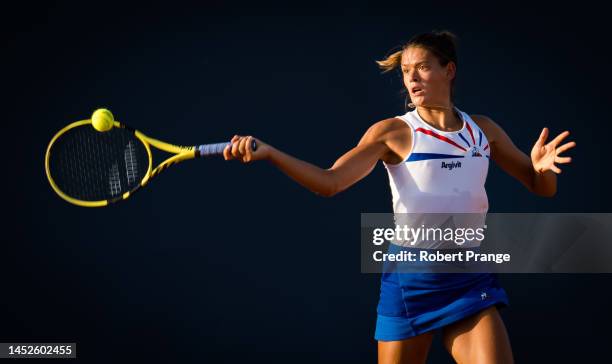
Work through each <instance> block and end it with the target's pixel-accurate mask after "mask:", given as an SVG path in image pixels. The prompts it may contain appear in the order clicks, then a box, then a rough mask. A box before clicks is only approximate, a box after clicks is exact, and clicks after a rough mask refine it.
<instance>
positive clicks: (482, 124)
mask: <svg viewBox="0 0 612 364" xmlns="http://www.w3.org/2000/svg"><path fill="white" fill-rule="evenodd" d="M470 118H472V120H474V122H475V123H476V125H478V127H479V128H480V129H482V131H483V132H484V133H485V135H486V136H487V139H488V140H489V142H494V141H495V140H496V139H497V138H498V137H499V133H500V131H501V127H500V126H499V125H498V124H497V123H496V122H495V121H493V119H491V118H490V117H488V116H486V115H482V114H474V115H470Z"/></svg>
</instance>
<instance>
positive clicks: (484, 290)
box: [374, 272, 509, 341]
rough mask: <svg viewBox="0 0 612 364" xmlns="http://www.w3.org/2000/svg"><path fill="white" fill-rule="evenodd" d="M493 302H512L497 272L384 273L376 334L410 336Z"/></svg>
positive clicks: (385, 338) (501, 304)
mask: <svg viewBox="0 0 612 364" xmlns="http://www.w3.org/2000/svg"><path fill="white" fill-rule="evenodd" d="M493 305H496V306H498V307H500V308H501V307H505V306H508V305H509V303H508V296H507V294H506V292H505V291H504V289H503V288H502V287H500V286H499V284H498V282H497V276H496V274H495V273H398V272H388V273H382V277H381V286H380V299H379V302H378V307H377V313H378V316H377V320H376V332H375V334H374V338H375V339H376V340H380V341H396V340H404V339H408V338H411V337H413V336H417V335H420V334H422V333H425V332H428V331H431V330H435V329H438V328H440V327H443V326H445V325H448V324H450V323H453V322H455V321H458V320H461V319H462V318H465V317H467V316H470V315H473V314H475V313H477V312H478V311H481V310H483V309H485V308H487V307H489V306H493Z"/></svg>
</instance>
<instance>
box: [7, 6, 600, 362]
mask: <svg viewBox="0 0 612 364" xmlns="http://www.w3.org/2000/svg"><path fill="white" fill-rule="evenodd" d="M330 3H332V2H330ZM5 10H6V11H5V12H4V16H3V18H4V19H3V22H2V25H0V26H1V27H2V44H3V46H2V47H3V54H4V55H3V56H2V58H3V60H2V62H3V64H4V66H3V67H2V68H3V73H4V74H5V76H3V88H4V92H5V97H4V101H5V104H4V105H3V109H4V110H5V114H4V120H3V125H4V128H3V140H4V142H5V154H4V161H5V166H4V171H3V177H2V180H3V182H2V183H3V185H5V186H4V188H3V189H4V191H5V196H4V199H5V203H4V206H5V211H4V215H5V217H4V220H3V221H4V222H3V231H4V235H3V237H2V254H1V256H2V260H1V261H0V267H1V268H0V269H1V270H0V273H2V276H1V277H2V300H1V301H0V312H1V316H0V341H2V342H19V341H22V342H23V341H25V342H44V341H58V342H62V341H63V342H71V341H74V342H77V343H78V356H79V358H80V359H81V360H80V361H82V362H99V363H108V362H117V361H119V360H123V359H126V360H131V361H132V362H156V361H160V362H181V363H186V362H215V363H239V362H252V361H257V362H258V361H266V362H268V363H301V362H304V363H307V362H308V363H310V362H334V363H337V362H346V363H372V362H374V361H375V360H376V359H375V358H376V342H375V341H374V339H373V334H374V324H375V317H376V304H377V299H378V290H379V281H378V280H379V276H378V275H374V274H370V275H368V274H361V273H360V268H359V261H360V260H359V232H360V229H359V221H360V213H361V212H390V211H391V195H390V191H389V187H388V180H387V176H386V171H385V170H384V168H383V166H382V164H379V165H378V166H377V167H376V169H375V170H374V171H373V172H372V174H371V175H369V176H368V177H367V178H365V179H364V180H362V181H361V182H359V183H358V184H356V185H355V186H353V187H352V188H350V189H349V190H347V191H344V192H342V193H340V194H339V195H337V196H335V197H333V198H331V199H327V198H322V197H317V196H316V195H314V194H312V193H311V192H309V191H307V190H306V189H304V188H302V187H301V186H299V185H298V184H296V183H295V182H293V181H292V180H291V179H289V178H287V177H286V176H284V175H283V174H282V173H281V172H280V171H278V170H276V169H275V168H274V167H273V166H272V165H271V164H269V163H267V162H257V163H254V164H249V165H243V164H240V163H239V162H235V161H232V162H225V161H223V160H222V159H221V158H219V159H214V160H207V161H197V162H190V163H185V164H183V165H180V166H177V167H175V168H173V169H172V170H171V171H170V172H167V173H165V174H164V176H163V177H161V178H159V179H158V180H155V181H154V182H153V183H152V184H151V185H150V186H149V187H148V188H147V189H145V190H143V191H142V192H140V193H139V194H138V195H135V196H134V197H133V198H132V199H130V200H129V201H128V202H126V203H124V204H120V205H116V206H114V207H111V208H105V209H83V208H77V207H75V206H72V205H69V204H67V203H65V202H64V201H62V200H60V199H59V198H58V197H57V196H56V195H55V194H54V193H53V192H52V190H51V188H50V187H49V185H48V183H47V180H46V177H45V175H44V165H43V157H44V152H45V148H46V146H47V143H48V141H49V139H50V138H51V136H52V135H53V134H54V133H55V132H56V131H57V130H58V129H59V128H61V127H62V126H64V125H65V124H67V123H69V122H72V121H76V120H80V119H85V118H88V117H89V115H90V114H91V112H92V111H93V110H94V109H95V108H97V107H108V108H110V109H111V110H112V111H113V112H114V114H115V116H116V118H117V119H118V120H120V121H124V122H126V123H129V124H130V125H133V126H134V127H136V128H139V129H141V130H143V131H144V132H145V133H147V134H149V135H151V136H156V137H159V138H161V139H164V140H167V141H171V142H176V143H179V144H198V143H208V142H219V141H225V140H229V139H230V138H231V137H232V136H233V135H234V134H236V133H238V134H244V135H246V134H252V135H255V136H256V137H259V138H261V139H262V140H264V141H266V142H268V143H271V144H272V145H274V146H275V147H277V148H279V149H281V150H284V151H286V152H288V153H290V154H292V155H295V156H297V157H299V158H302V159H304V160H307V161H309V162H312V163H314V164H316V165H318V166H321V167H325V168H327V167H330V166H331V165H332V164H333V162H334V161H335V160H336V158H338V157H339V156H341V155H342V154H343V153H344V152H346V151H348V150H349V149H350V148H352V147H353V146H355V145H356V143H357V142H358V141H359V138H360V137H361V136H362V135H363V133H364V132H365V130H367V128H368V127H369V126H370V125H371V124H372V123H374V122H376V121H378V120H381V119H384V118H388V117H391V116H395V115H398V114H402V113H404V109H403V101H404V100H403V95H402V94H401V93H400V91H401V88H402V84H401V81H400V79H399V76H398V75H397V74H386V75H381V73H380V71H379V70H378V69H377V67H376V64H375V63H374V61H375V60H377V59H381V58H382V57H384V56H385V54H387V53H388V52H389V51H390V50H391V49H392V48H393V47H395V46H398V45H400V44H401V43H402V42H404V41H407V40H408V39H409V38H410V37H411V36H412V35H414V34H416V33H417V32H422V31H429V30H433V29H449V30H451V31H453V32H455V33H456V34H457V35H458V36H459V41H460V43H459V46H460V48H459V57H460V58H459V65H458V79H457V90H456V91H457V92H456V100H455V103H456V105H457V106H458V107H459V108H460V109H461V110H464V111H466V112H468V113H471V114H474V113H478V114H485V115H488V116H489V117H491V118H492V119H493V120H495V121H496V122H498V123H499V124H500V125H501V126H502V127H503V128H504V129H505V130H506V132H507V133H508V134H509V135H510V136H511V138H512V139H513V141H514V142H515V144H516V145H517V146H519V147H520V148H521V149H522V150H523V151H525V152H526V153H529V151H530V149H531V147H532V145H533V143H534V142H535V140H536V139H537V137H538V135H539V132H540V130H541V128H542V127H544V126H548V127H549V128H550V129H551V134H553V135H557V134H559V133H560V132H562V131H563V130H566V129H567V130H570V131H571V132H572V135H571V139H572V140H575V141H576V142H577V144H578V146H577V148H575V149H574V150H573V151H572V152H571V155H572V157H573V159H574V161H573V164H572V165H571V166H563V165H561V168H562V169H563V173H562V174H561V175H560V176H559V192H558V194H557V195H556V196H555V197H554V198H553V199H545V198H540V197H537V196H534V195H531V194H530V193H529V192H528V191H527V190H526V189H525V188H524V187H523V186H522V185H520V183H519V182H517V181H516V180H514V179H512V178H511V177H509V176H508V175H506V174H505V173H503V172H502V171H501V170H500V169H499V168H498V167H496V166H494V165H493V164H492V166H491V169H490V172H489V177H488V180H487V186H486V187H487V191H488V195H489V200H490V206H491V208H490V211H492V212H546V211H549V212H553V211H554V212H608V211H609V204H610V200H611V199H610V197H609V194H608V190H607V189H606V186H607V185H608V184H607V179H606V177H607V170H608V169H609V165H610V163H609V160H608V159H609V158H608V153H607V150H606V149H604V145H605V143H606V141H607V134H606V133H607V132H608V130H609V128H610V117H609V115H610V114H609V112H608V109H609V106H610V96H609V95H610V81H611V76H610V69H609V68H610V57H609V55H610V51H609V38H610V31H609V28H608V26H609V24H608V22H609V19H608V18H607V12H605V11H603V9H600V8H597V6H596V5H588V4H586V3H585V2H580V4H579V6H572V7H570V6H563V7H559V5H558V4H555V5H536V4H535V3H532V4H531V5H530V6H521V5H519V4H518V3H515V2H512V3H509V4H506V5H499V4H498V5H495V3H493V2H489V3H488V4H487V5H466V4H465V3H464V2H453V3H448V4H444V3H438V4H436V5H428V4H427V3H426V2H422V1H420V2H414V3H411V2H404V3H403V5H397V4H388V3H384V2H380V3H378V4H377V5H375V4H372V3H367V2H364V1H354V2H352V3H351V5H346V6H340V5H333V6H332V5H314V4H311V3H307V4H300V5H291V4H285V5H279V6H272V5H267V6H262V5H259V6H255V5H250V6H243V5H240V4H237V3H234V2H231V3H230V2H224V1H215V2H210V3H200V4H198V5H194V4H191V5H179V4H178V3H172V5H170V4H165V5H160V4H142V5H127V4H122V5H112V4H109V3H95V5H94V3H91V4H90V5H84V4H79V3H65V2H62V3H55V4H53V5H47V6H46V7H36V6H35V5H24V6H23V7H22V8H18V9H5ZM7 159H8V160H7ZM158 160H159V159H158ZM501 281H502V283H503V285H504V287H505V288H506V290H507V292H508V293H509V295H510V300H511V306H510V308H508V309H507V310H505V311H504V312H503V316H504V319H505V322H506V325H507V327H508V330H509V333H510V336H511V340H512V345H513V349H514V353H515V358H516V361H517V362H519V363H536V362H574V361H578V360H580V361H581V362H582V361H605V360H609V358H607V355H608V354H607V353H608V347H607V345H608V343H609V339H610V334H609V331H608V330H609V325H610V323H611V321H612V320H611V314H610V309H609V307H610V306H611V304H612V297H611V294H610V293H609V292H610V290H609V287H610V283H611V282H612V280H611V279H610V276H608V275H509V276H502V277H501ZM430 362H436V363H438V362H450V358H449V356H448V354H446V353H445V352H444V349H443V348H442V346H441V344H440V343H439V341H436V343H435V344H434V346H433V348H432V352H431V356H430Z"/></svg>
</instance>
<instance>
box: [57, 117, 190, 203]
mask: <svg viewBox="0 0 612 364" xmlns="http://www.w3.org/2000/svg"><path fill="white" fill-rule="evenodd" d="M86 125H90V126H91V128H93V125H91V119H86V120H81V121H76V122H74V123H71V124H68V125H66V126H65V127H64V128H62V129H61V130H60V131H58V132H57V133H56V134H55V135H54V136H53V138H52V139H51V141H50V142H49V145H48V146H47V152H46V153H45V172H46V174H47V179H48V180H49V183H50V184H51V187H52V188H53V191H55V193H57V194H58V195H59V196H60V197H61V198H63V199H64V200H66V201H68V202H70V203H71V204H73V205H77V206H82V207H103V206H107V205H109V204H110V203H114V202H117V201H121V200H125V199H127V198H128V197H130V195H132V194H133V193H134V192H136V191H137V190H138V189H140V188H141V187H143V186H145V185H146V184H147V183H148V182H149V181H150V180H151V178H153V177H155V176H157V175H158V174H159V173H160V172H161V171H163V170H165V169H166V168H168V167H169V166H171V165H173V164H176V163H179V162H182V161H184V160H188V159H193V158H195V157H196V153H195V147H194V146H189V147H185V146H179V145H174V144H170V143H166V142H162V141H161V140H157V139H153V138H150V137H148V136H146V135H144V134H143V133H141V132H140V131H138V130H136V129H132V128H130V127H128V126H126V125H125V124H122V123H121V122H119V121H116V120H115V121H114V122H113V128H123V129H127V130H129V131H133V132H134V135H135V136H136V138H138V139H139V140H140V141H141V142H142V144H143V145H144V147H145V149H146V150H147V156H148V158H149V167H148V168H147V173H146V174H145V176H144V177H143V178H142V180H141V181H140V184H138V185H137V186H136V187H134V188H133V189H131V190H130V191H127V192H124V193H123V194H122V195H121V196H117V197H115V198H112V199H107V200H98V201H85V200H79V199H77V198H74V197H71V196H68V195H67V194H66V193H65V192H64V191H62V190H61V189H60V188H59V187H58V186H57V184H56V183H55V181H54V180H53V176H52V175H51V170H50V168H49V159H50V156H51V149H52V148H53V144H54V143H55V141H56V140H57V139H59V137H61V136H62V135H63V134H65V133H66V132H68V131H69V130H72V129H74V128H79V127H84V126H86ZM99 133H104V132H99ZM151 146H153V147H155V148H157V149H159V150H163V151H165V152H168V153H173V154H175V155H174V156H172V157H170V158H168V159H166V160H165V161H163V162H162V163H160V164H159V165H158V166H157V167H155V168H153V156H152V154H151Z"/></svg>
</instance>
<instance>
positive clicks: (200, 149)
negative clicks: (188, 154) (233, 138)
mask: <svg viewBox="0 0 612 364" xmlns="http://www.w3.org/2000/svg"><path fill="white" fill-rule="evenodd" d="M230 144H232V143H231V142H226V143H212V144H202V145H199V146H197V147H196V148H195V151H196V157H206V156H210V155H220V154H223V150H224V149H225V147H227V146H228V145H230ZM251 150H253V151H256V150H257V142H256V141H255V139H253V140H252V141H251Z"/></svg>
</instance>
